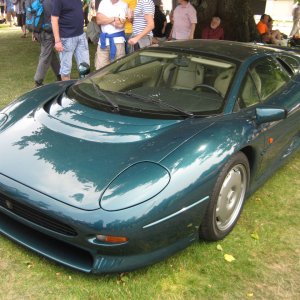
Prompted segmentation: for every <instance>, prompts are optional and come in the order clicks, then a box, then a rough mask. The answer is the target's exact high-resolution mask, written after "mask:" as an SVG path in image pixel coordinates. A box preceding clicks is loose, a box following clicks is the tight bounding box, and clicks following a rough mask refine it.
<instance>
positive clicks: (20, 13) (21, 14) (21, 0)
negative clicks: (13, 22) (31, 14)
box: [15, 0, 27, 38]
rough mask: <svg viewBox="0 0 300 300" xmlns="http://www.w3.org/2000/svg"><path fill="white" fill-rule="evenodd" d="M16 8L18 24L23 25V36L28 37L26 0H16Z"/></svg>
mask: <svg viewBox="0 0 300 300" xmlns="http://www.w3.org/2000/svg"><path fill="white" fill-rule="evenodd" d="M15 9H16V14H17V23H18V26H19V27H21V30H22V32H23V35H22V36H21V37H22V38H26V37H27V33H26V14H25V13H26V11H25V0H17V1H15Z"/></svg>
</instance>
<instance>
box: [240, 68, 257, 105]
mask: <svg viewBox="0 0 300 300" xmlns="http://www.w3.org/2000/svg"><path fill="white" fill-rule="evenodd" d="M255 81H256V82H255ZM257 85H259V87H260V82H259V78H258V77H257V75H256V76H253V74H250V73H249V72H248V73H247V75H246V76H245V79H244V81H243V83H242V87H241V90H240V95H239V106H240V108H245V107H249V106H252V105H254V104H256V103H258V102H259V95H258V92H257V89H258V88H259V87H258V86H257Z"/></svg>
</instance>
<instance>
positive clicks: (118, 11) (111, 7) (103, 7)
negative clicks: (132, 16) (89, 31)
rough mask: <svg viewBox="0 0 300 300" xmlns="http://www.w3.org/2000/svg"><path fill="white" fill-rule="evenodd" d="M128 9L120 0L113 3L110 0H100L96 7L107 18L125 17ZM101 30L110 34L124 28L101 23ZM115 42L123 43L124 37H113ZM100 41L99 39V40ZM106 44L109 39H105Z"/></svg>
mask: <svg viewBox="0 0 300 300" xmlns="http://www.w3.org/2000/svg"><path fill="white" fill-rule="evenodd" d="M127 10H128V5H127V3H125V2H123V1H122V0H118V2H116V3H115V4H113V3H112V2H111V0H102V1H101V2H100V4H99V7H98V12H99V13H101V14H103V15H105V16H106V17H108V18H112V17H114V18H121V19H124V20H125V18H126V15H127ZM101 30H102V32H104V33H108V34H112V33H116V32H120V31H123V30H124V28H116V27H115V26H114V25H113V24H107V25H101ZM114 41H115V43H124V42H125V39H124V38H123V37H115V38H114ZM99 43H100V41H99ZM106 45H107V46H108V45H109V40H108V39H106Z"/></svg>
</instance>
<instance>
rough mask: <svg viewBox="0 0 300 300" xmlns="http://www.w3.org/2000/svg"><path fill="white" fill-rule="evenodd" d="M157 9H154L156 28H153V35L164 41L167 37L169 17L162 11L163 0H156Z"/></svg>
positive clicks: (159, 40)
mask: <svg viewBox="0 0 300 300" xmlns="http://www.w3.org/2000/svg"><path fill="white" fill-rule="evenodd" d="M154 4H155V11H154V29H153V37H154V38H155V39H156V40H157V41H158V42H163V41H164V40H165V39H166V38H165V31H166V26H167V18H166V15H165V14H164V13H163V12H162V11H161V8H160V6H161V0H156V1H155V2H154Z"/></svg>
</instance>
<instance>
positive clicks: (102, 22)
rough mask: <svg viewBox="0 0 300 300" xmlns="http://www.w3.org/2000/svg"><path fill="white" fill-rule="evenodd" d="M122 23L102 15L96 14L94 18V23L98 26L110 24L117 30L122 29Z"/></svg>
mask: <svg viewBox="0 0 300 300" xmlns="http://www.w3.org/2000/svg"><path fill="white" fill-rule="evenodd" d="M124 21H125V20H123V19H120V18H116V17H107V16H105V15H104V14H102V13H100V12H98V13H97V16H96V22H97V24H98V25H108V24H111V25H113V26H115V27H117V28H122V27H124Z"/></svg>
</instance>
